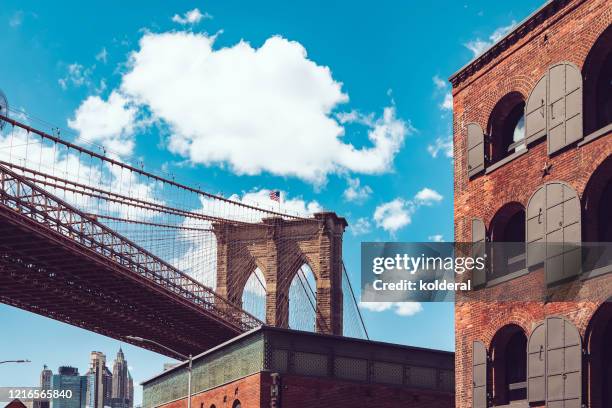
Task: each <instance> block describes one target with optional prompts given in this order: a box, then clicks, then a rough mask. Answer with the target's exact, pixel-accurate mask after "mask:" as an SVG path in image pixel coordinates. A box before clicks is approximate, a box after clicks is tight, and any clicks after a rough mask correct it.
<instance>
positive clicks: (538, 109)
mask: <svg viewBox="0 0 612 408" xmlns="http://www.w3.org/2000/svg"><path fill="white" fill-rule="evenodd" d="M611 24H612V2H611V1H610V0H573V1H566V0H557V1H551V2H548V3H546V4H545V5H544V6H542V7H541V8H540V9H539V10H537V11H536V12H535V13H533V14H532V15H531V16H529V17H528V18H527V19H526V20H525V21H523V22H521V23H520V24H519V25H518V26H517V27H516V28H515V29H514V30H513V31H512V32H510V33H509V34H508V35H506V36H505V37H504V38H503V39H501V40H500V41H499V42H497V43H496V44H494V45H493V46H492V47H491V48H490V49H489V50H488V51H486V52H485V53H484V54H482V55H481V56H479V57H478V58H477V59H476V60H474V61H473V62H471V63H470V64H469V65H467V66H465V67H464V68H462V69H461V70H460V71H459V72H457V73H456V74H455V75H453V76H452V77H451V79H450V80H451V82H452V84H453V99H454V124H453V127H454V146H455V240H456V241H463V242H469V241H472V242H493V243H495V242H523V243H524V242H526V243H527V245H522V248H523V250H522V251H521V250H520V248H519V249H518V250H512V251H510V252H511V253H510V254H506V256H505V258H503V262H501V263H499V264H497V260H494V261H495V262H496V263H495V265H496V267H495V268H491V269H489V271H488V272H487V274H486V275H484V276H474V280H473V283H475V284H476V285H478V287H479V289H478V291H476V293H475V294H474V296H471V297H470V299H465V298H463V299H458V300H457V303H456V310H455V318H456V323H455V325H456V353H455V355H456V359H455V372H456V384H457V385H456V403H457V405H456V406H457V407H487V406H511V407H514V406H520V407H527V406H531V407H536V406H537V407H541V406H547V407H550V408H553V407H554V408H557V407H567V408H570V407H571V408H579V407H605V408H609V407H612V368H611V367H612V306H611V305H612V302H610V300H611V297H612V274H610V273H608V272H610V259H611V258H610V256H609V254H608V255H606V254H604V255H603V256H599V257H598V258H597V259H595V260H592V259H590V258H589V259H586V258H585V255H584V254H585V253H586V252H585V251H584V249H580V246H579V245H580V243H586V242H611V241H612V138H611V137H610V135H611V133H612V26H611ZM551 243H554V245H552V246H551V245H550V244H551ZM538 245H543V246H544V250H543V251H544V252H541V251H540V252H539V250H534V248H538V247H537V246H538ZM525 247H526V249H525ZM576 265H578V266H580V268H578V267H575V266H576ZM551 288H554V289H555V290H557V292H555V293H556V294H557V295H558V294H559V293H564V294H565V297H563V296H561V297H558V298H555V297H554V296H553V297H543V298H542V299H539V298H537V297H532V295H533V294H534V293H544V294H545V293H547V292H546V291H547V290H550V289H551ZM568 294H571V296H568ZM501 295H506V296H507V297H509V298H511V300H509V301H504V302H501V301H497V302H496V301H495V300H496V299H498V297H499V296H501ZM513 296H514V297H513ZM512 297H513V299H512ZM520 300H524V301H520Z"/></svg>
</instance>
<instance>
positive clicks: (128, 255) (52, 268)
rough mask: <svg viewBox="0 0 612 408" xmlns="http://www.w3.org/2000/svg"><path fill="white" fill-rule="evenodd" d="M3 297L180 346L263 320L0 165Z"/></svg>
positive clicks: (204, 343)
mask: <svg viewBox="0 0 612 408" xmlns="http://www.w3.org/2000/svg"><path fill="white" fill-rule="evenodd" d="M0 301H1V302H3V303H6V304H9V305H13V306H16V307H19V308H22V309H25V310H29V311H31V312H34V313H38V314H41V315H43V316H47V317H50V318H53V319H56V320H60V321H63V322H66V323H69V324H72V325H75V326H78V327H82V328H85V329H87V330H91V331H94V332H97V333H101V334H104V335H107V336H110V337H114V338H117V339H120V340H122V341H126V342H129V340H127V339H126V338H125V336H128V335H133V336H140V337H144V338H149V339H151V340H154V341H157V342H159V343H161V344H164V345H165V346H167V347H170V348H172V349H175V350H177V351H180V352H182V353H184V354H189V353H192V354H197V353H200V352H202V351H204V350H207V349H209V348H211V347H214V346H216V345H218V344H220V343H222V342H224V341H226V340H228V339H230V338H232V337H234V336H236V335H237V334H240V333H242V332H245V331H247V330H250V329H252V328H255V327H258V326H260V325H261V324H262V322H260V321H259V320H257V319H256V318H254V317H253V316H251V315H250V314H248V313H247V312H245V311H244V310H242V309H241V308H239V307H237V306H236V305H233V304H231V303H230V302H229V301H227V300H226V299H224V298H222V297H220V296H218V295H217V294H216V293H215V292H214V291H212V290H211V289H210V288H208V287H206V286H203V285H201V284H199V283H198V282H197V281H195V280H193V279H192V278H190V277H189V276H187V275H185V274H183V273H181V272H180V271H178V270H176V269H175V268H174V267H172V266H171V265H169V264H167V263H165V262H164V261H163V260H161V259H159V258H157V257H155V256H154V255H152V254H151V253H149V252H147V251H146V250H144V249H142V248H140V247H138V246H137V245H136V244H134V243H132V242H130V241H129V240H128V239H127V238H125V237H123V236H121V235H119V234H117V233H116V232H114V231H112V230H111V229H109V228H108V227H106V226H104V225H103V224H101V223H99V222H97V221H96V220H94V219H93V218H91V217H88V216H86V215H85V214H84V213H82V212H80V211H79V210H77V209H76V208H73V207H71V206H70V205H69V204H68V203H66V202H64V201H62V200H60V199H59V198H57V197H55V196H53V195H52V194H50V193H49V192H48V191H46V190H44V189H42V188H40V187H38V186H36V185H34V184H33V183H31V182H28V181H26V180H24V179H23V178H22V177H21V176H19V175H17V174H16V173H14V172H12V171H10V170H8V169H7V168H6V167H3V166H0ZM139 345H140V346H142V345H141V344H139ZM147 347H149V346H147ZM149 348H151V349H154V350H155V348H154V347H153V346H150V347H149ZM156 351H158V352H161V353H164V354H168V352H167V351H165V350H163V349H158V350H156Z"/></svg>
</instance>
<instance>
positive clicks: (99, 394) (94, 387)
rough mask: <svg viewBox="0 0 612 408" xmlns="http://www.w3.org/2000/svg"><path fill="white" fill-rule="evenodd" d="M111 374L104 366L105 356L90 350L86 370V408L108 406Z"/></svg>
mask: <svg viewBox="0 0 612 408" xmlns="http://www.w3.org/2000/svg"><path fill="white" fill-rule="evenodd" d="M111 388H112V374H111V372H110V371H109V369H108V368H107V367H106V356H105V355H104V353H101V352H99V351H92V352H91V356H90V361H89V371H88V372H87V398H86V405H87V408H104V407H108V406H110V399H111Z"/></svg>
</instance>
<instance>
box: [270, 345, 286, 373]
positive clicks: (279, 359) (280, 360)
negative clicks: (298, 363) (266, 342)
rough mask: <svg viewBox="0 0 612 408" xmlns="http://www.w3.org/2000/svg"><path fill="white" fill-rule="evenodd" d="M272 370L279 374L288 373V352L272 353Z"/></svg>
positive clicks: (278, 351) (275, 351) (276, 351)
mask: <svg viewBox="0 0 612 408" xmlns="http://www.w3.org/2000/svg"><path fill="white" fill-rule="evenodd" d="M272 370H274V371H276V372H277V373H286V372H287V371H288V370H289V351H288V350H273V351H272Z"/></svg>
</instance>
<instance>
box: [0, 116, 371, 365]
mask: <svg viewBox="0 0 612 408" xmlns="http://www.w3.org/2000/svg"><path fill="white" fill-rule="evenodd" d="M1 113H2V114H0V125H1V126H0V128H1V133H0V302H2V303H5V304H8V305H12V306H14V307H18V308H21V309H24V310H28V311H30V312H33V313H37V314H40V315H43V316H46V317H49V318H52V319H56V320H59V321H62V322H65V323H68V324H71V325H74V326H78V327H81V328H84V329H86V330H90V331H93V332H96V333H100V334H103V335H106V336H109V337H113V338H116V339H119V340H122V341H125V342H132V340H130V339H129V338H128V336H138V337H145V338H149V339H151V340H154V341H155V342H157V343H160V344H163V345H165V346H166V347H169V348H170V349H174V350H177V351H179V352H181V353H182V354H198V353H200V352H202V351H204V350H207V349H210V348H211V347H214V346H216V345H219V344H221V343H223V342H225V341H227V340H229V339H231V338H233V337H235V336H236V335H239V334H240V333H243V332H246V331H248V330H251V329H254V328H256V327H259V326H261V325H263V324H268V325H273V326H279V327H290V328H294V329H298V330H316V331H319V332H325V333H331V334H337V335H345V336H350V337H358V338H366V337H367V331H366V328H365V325H364V324H363V320H362V318H361V315H360V312H359V308H358V305H357V302H356V298H355V295H354V292H353V291H352V287H351V284H350V280H349V278H348V274H347V271H346V269H345V267H344V264H343V262H342V233H343V231H344V228H345V227H346V221H345V220H344V219H343V218H341V217H338V216H336V215H335V214H334V213H319V214H315V215H306V214H289V213H288V212H284V211H281V210H280V209H273V208H267V207H265V206H263V205H258V204H255V203H252V202H247V201H244V200H241V198H240V197H239V196H238V195H234V196H231V197H229V198H228V197H224V196H221V195H219V194H212V193H210V192H207V191H204V189H202V188H200V187H199V186H197V187H196V186H194V185H189V184H183V183H180V182H178V181H176V180H175V179H174V177H172V176H171V175H168V174H164V173H163V172H157V171H153V170H150V169H148V168H147V167H146V166H145V165H144V164H143V163H142V162H138V161H133V160H130V159H129V158H125V157H122V156H120V155H117V154H114V153H113V152H110V151H107V150H105V149H104V148H103V147H100V146H98V145H96V144H94V143H91V142H89V141H86V140H83V139H81V138H79V137H75V136H73V137H67V136H66V134H62V133H60V131H59V130H58V129H57V128H56V127H53V126H51V125H49V124H48V123H46V122H44V121H41V120H39V119H37V118H34V117H31V116H28V115H26V114H25V113H24V112H21V111H14V110H10V109H9V110H8V111H2V112H1ZM16 118H18V119H19V120H17V119H16ZM68 136H70V135H68ZM137 345H138V346H141V347H142V346H145V345H143V344H141V343H138V344H137ZM146 347H148V348H150V349H152V350H154V351H156V352H159V353H162V354H167V355H171V354H169V352H168V351H167V350H166V349H164V348H156V346H155V345H153V344H147V345H146ZM173 357H176V356H173Z"/></svg>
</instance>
